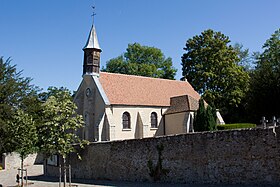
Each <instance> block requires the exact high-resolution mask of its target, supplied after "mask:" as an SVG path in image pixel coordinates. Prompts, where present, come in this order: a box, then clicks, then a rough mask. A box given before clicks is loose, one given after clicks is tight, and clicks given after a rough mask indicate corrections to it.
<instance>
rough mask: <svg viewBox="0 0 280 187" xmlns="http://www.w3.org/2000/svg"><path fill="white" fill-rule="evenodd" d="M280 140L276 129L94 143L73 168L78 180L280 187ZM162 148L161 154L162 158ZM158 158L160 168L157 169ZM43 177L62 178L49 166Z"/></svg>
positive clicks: (73, 159) (82, 152) (82, 153)
mask: <svg viewBox="0 0 280 187" xmlns="http://www.w3.org/2000/svg"><path fill="white" fill-rule="evenodd" d="M279 136H280V127H276V128H267V129H246V130H231V131H217V132H203V133H191V134H182V135H174V136H166V137H158V138H144V139H140V140H124V141H114V142H105V143H91V144H90V145H89V146H87V147H86V149H84V150H80V154H81V156H82V158H83V159H82V160H78V159H77V157H76V156H74V155H71V156H70V159H69V162H70V164H71V166H72V177H74V178H85V179H108V180H125V181H153V180H154V179H157V180H159V181H161V182H172V183H187V184H192V183H196V184H258V185H260V184H279V183H280V157H279V155H280V145H279ZM159 146H162V148H163V150H162V152H161V154H159V152H160V151H159V150H158V149H157V147H159ZM159 155H160V157H161V159H162V164H161V167H158V168H157V169H156V166H155V165H156V164H157V163H159V162H158V161H159ZM148 163H150V166H148ZM151 165H153V167H151ZM159 165H160V164H159ZM159 168H161V170H160V169H159ZM152 170H154V173H153V175H152V177H151V176H150V173H151V171H152ZM45 171H46V174H47V175H49V176H58V167H54V166H47V167H46V170H45Z"/></svg>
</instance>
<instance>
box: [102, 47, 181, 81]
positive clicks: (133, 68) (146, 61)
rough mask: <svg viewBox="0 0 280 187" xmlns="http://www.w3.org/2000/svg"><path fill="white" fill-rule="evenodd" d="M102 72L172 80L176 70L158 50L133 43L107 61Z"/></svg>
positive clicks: (169, 60)
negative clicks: (122, 52)
mask: <svg viewBox="0 0 280 187" xmlns="http://www.w3.org/2000/svg"><path fill="white" fill-rule="evenodd" d="M103 71H107V72H112V73H121V74H129V75H141V76H146V77H156V78H164V79H174V78H175V74H176V71H177V70H176V69H175V68H174V67H173V66H172V59H171V58H170V57H169V58H165V56H164V54H163V53H162V51H161V50H160V49H158V48H155V47H148V46H141V45H140V44H138V43H134V44H129V45H128V47H127V49H126V52H125V53H124V54H123V55H120V56H118V57H117V58H113V59H111V60H109V61H108V62H107V63H106V68H103Z"/></svg>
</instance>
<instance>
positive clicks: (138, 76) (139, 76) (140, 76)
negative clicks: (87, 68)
mask: <svg viewBox="0 0 280 187" xmlns="http://www.w3.org/2000/svg"><path fill="white" fill-rule="evenodd" d="M100 73H106V74H114V75H120V76H127V77H137V78H145V79H154V80H163V81H177V82H185V81H181V80H177V79H174V80H172V79H164V78H156V77H145V76H142V75H129V74H122V73H111V72H104V71H102V72H100Z"/></svg>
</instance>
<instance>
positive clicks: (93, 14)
mask: <svg viewBox="0 0 280 187" xmlns="http://www.w3.org/2000/svg"><path fill="white" fill-rule="evenodd" d="M91 7H92V15H91V16H92V24H94V16H95V15H96V13H95V12H94V9H95V6H91Z"/></svg>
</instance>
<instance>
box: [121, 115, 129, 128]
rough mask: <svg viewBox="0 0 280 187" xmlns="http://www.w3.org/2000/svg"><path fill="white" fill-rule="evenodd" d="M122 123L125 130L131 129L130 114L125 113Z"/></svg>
mask: <svg viewBox="0 0 280 187" xmlns="http://www.w3.org/2000/svg"><path fill="white" fill-rule="evenodd" d="M122 122H123V128H124V129H130V128H131V127H130V114H129V113H128V112H124V113H123V115H122Z"/></svg>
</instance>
